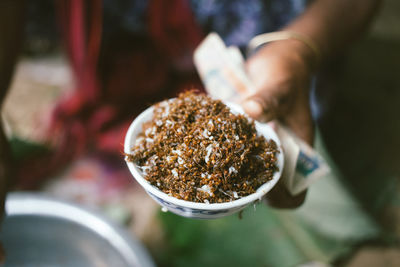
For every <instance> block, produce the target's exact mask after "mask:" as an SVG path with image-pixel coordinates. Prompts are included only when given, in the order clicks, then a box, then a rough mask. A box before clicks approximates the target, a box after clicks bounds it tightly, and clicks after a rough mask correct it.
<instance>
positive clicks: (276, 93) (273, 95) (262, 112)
mask: <svg viewBox="0 0 400 267" xmlns="http://www.w3.org/2000/svg"><path fill="white" fill-rule="evenodd" d="M312 57H313V54H312V51H311V50H310V49H309V48H308V47H307V46H306V45H305V44H303V43H302V42H300V41H298V40H284V41H278V42H272V43H270V44H268V45H266V46H264V47H262V48H261V49H260V50H259V51H258V52H257V53H256V54H255V55H254V56H252V57H251V58H250V59H249V60H248V61H247V63H246V67H247V71H248V74H249V76H250V78H251V80H252V82H253V84H254V85H255V93H253V94H252V95H249V96H246V97H245V98H244V99H243V102H242V106H243V108H244V110H245V111H246V112H247V113H248V114H249V115H250V116H251V117H253V118H254V119H257V120H261V121H271V120H274V119H277V120H279V121H281V122H282V123H283V124H285V125H286V126H288V127H289V128H291V129H292V130H293V132H294V133H296V134H297V135H298V136H299V137H300V138H302V139H303V140H304V141H306V142H307V143H308V144H310V145H312V143H313V139H314V124H313V120H312V117H311V110H310V105H309V88H310V80H311V74H312V65H313V62H312V60H313V58H312ZM281 181H282V179H281ZM305 193H306V192H303V193H301V194H299V195H297V196H295V197H293V196H292V195H291V194H290V193H289V192H288V190H287V189H286V187H285V186H284V185H283V183H281V182H279V183H278V184H277V185H276V186H275V187H274V189H273V190H271V192H270V193H268V195H267V201H268V204H269V205H271V206H273V207H277V208H294V207H297V206H300V205H301V204H302V203H303V201H304V198H305Z"/></svg>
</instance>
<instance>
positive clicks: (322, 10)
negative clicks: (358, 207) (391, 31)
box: [242, 0, 381, 208]
mask: <svg viewBox="0 0 400 267" xmlns="http://www.w3.org/2000/svg"><path fill="white" fill-rule="evenodd" d="M380 3H381V1H379V0H316V1H313V2H312V4H311V5H310V6H308V8H307V9H306V10H305V12H304V13H303V14H302V15H300V16H299V17H298V18H296V19H295V20H294V21H293V22H291V23H290V24H289V25H287V26H286V27H284V28H283V29H282V30H283V31H292V32H296V33H299V34H302V35H304V36H307V37H308V38H310V39H311V40H313V41H314V42H315V44H316V45H317V46H318V48H319V49H320V52H321V57H320V58H317V57H316V54H315V53H314V51H313V50H312V49H310V47H308V46H307V45H306V44H305V43H303V42H301V41H299V40H295V39H288V40H282V41H276V42H272V43H269V44H268V45H265V46H263V47H262V48H260V49H259V50H258V51H257V53H256V54H255V55H253V56H252V57H251V58H250V59H249V60H248V61H247V62H246V67H247V71H248V74H249V76H250V78H251V79H252V81H253V83H254V85H255V87H256V92H255V93H254V94H253V95H251V96H248V97H246V98H245V99H244V100H243V102H242V106H243V108H244V109H245V110H246V112H247V113H248V114H249V115H250V116H252V117H253V118H255V119H258V120H261V121H270V120H273V119H278V120H279V121H281V122H282V123H284V124H285V125H287V126H288V127H289V128H291V129H292V130H293V132H294V133H296V134H297V135H298V136H299V137H300V138H302V139H303V140H305V141H306V142H307V143H308V144H310V145H312V144H313V140H314V123H313V120H312V117H311V110H310V103H309V95H310V81H311V77H312V75H313V74H314V73H315V71H316V70H317V69H318V68H319V66H321V65H322V64H323V63H324V62H326V61H328V60H329V59H330V58H333V57H334V56H335V55H338V54H340V52H342V51H343V50H345V49H346V47H348V45H349V44H351V43H352V42H353V41H354V40H356V39H357V38H358V37H359V36H360V35H361V34H362V33H363V32H364V31H365V30H366V29H367V26H368V24H369V23H370V22H371V20H372V18H373V16H374V14H376V13H377V12H376V11H377V10H378V9H379V6H380ZM305 195H306V192H303V193H301V194H299V195H297V196H295V197H293V196H291V195H290V193H289V192H288V190H287V189H286V188H285V187H284V186H283V184H282V183H278V185H277V186H275V187H274V189H273V190H272V191H271V192H270V193H269V194H268V195H267V196H268V197H267V201H268V203H269V205H271V206H273V207H277V208H294V207H298V206H300V205H301V204H302V203H303V202H304V199H305Z"/></svg>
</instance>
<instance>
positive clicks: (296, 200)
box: [265, 179, 307, 209]
mask: <svg viewBox="0 0 400 267" xmlns="http://www.w3.org/2000/svg"><path fill="white" fill-rule="evenodd" d="M306 193H307V191H304V192H302V193H300V194H298V195H296V196H292V195H291V194H290V192H289V191H288V190H287V188H286V187H285V185H284V184H283V182H282V179H281V180H280V181H279V182H278V184H276V185H275V186H274V188H272V189H271V191H270V192H268V194H267V195H266V197H265V202H267V204H268V205H269V206H271V207H273V208H277V209H294V208H297V207H300V206H301V205H302V204H303V203H304V200H305V198H306Z"/></svg>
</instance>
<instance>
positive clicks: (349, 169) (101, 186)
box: [1, 0, 400, 267]
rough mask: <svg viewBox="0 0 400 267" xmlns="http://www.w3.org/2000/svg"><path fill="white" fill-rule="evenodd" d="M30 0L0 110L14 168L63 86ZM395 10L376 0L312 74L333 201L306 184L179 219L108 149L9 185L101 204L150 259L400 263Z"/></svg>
mask: <svg viewBox="0 0 400 267" xmlns="http://www.w3.org/2000/svg"><path fill="white" fill-rule="evenodd" d="M32 2H34V3H35V4H30V5H29V6H28V10H27V17H28V18H27V23H26V28H25V36H26V37H25V41H24V43H23V49H22V50H23V53H22V56H21V57H20V60H19V62H18V65H17V67H16V71H15V74H14V77H13V81H12V85H11V88H10V90H9V93H8V96H7V97H6V101H5V103H4V106H3V110H2V113H1V114H2V118H3V120H4V121H5V124H6V132H7V134H8V137H9V139H10V142H11V145H12V150H13V154H14V155H15V157H16V159H17V162H18V163H17V164H18V168H23V166H24V165H23V164H25V163H26V162H31V159H34V158H37V157H41V156H42V155H46V153H48V151H49V150H50V149H51V144H49V143H48V141H47V140H46V134H45V133H46V129H44V127H41V126H43V125H46V121H48V120H49V116H50V111H51V110H52V109H53V107H54V105H55V103H56V102H57V101H58V100H59V99H60V98H61V97H62V96H64V95H66V94H67V95H68V92H69V91H70V90H72V89H73V87H74V79H73V74H72V71H71V68H70V66H69V63H68V60H67V59H66V56H65V52H64V51H65V49H64V48H65V47H63V46H62V42H61V40H60V34H59V30H58V25H57V23H55V21H56V19H55V14H56V12H55V7H54V3H53V1H51V0H37V1H32ZM398 14H400V2H399V1H396V0H387V1H385V3H384V5H383V8H382V10H381V11H380V12H379V15H378V16H377V19H376V20H375V21H374V23H373V25H372V26H371V29H370V31H369V33H368V34H367V35H366V36H365V37H363V38H362V39H361V40H360V41H358V42H357V43H356V44H355V45H354V46H352V48H351V49H350V50H349V51H347V53H346V56H345V57H344V58H340V59H337V62H335V63H334V64H332V65H331V66H330V67H329V68H327V69H326V70H323V71H322V72H321V76H322V77H324V79H321V82H317V89H316V97H317V98H319V99H320V102H321V103H323V104H322V106H323V110H322V112H321V114H319V116H318V118H317V119H318V125H319V128H320V132H321V140H323V143H324V144H323V145H322V144H321V146H323V148H321V149H322V150H323V153H325V154H326V156H327V158H328V159H329V161H330V162H331V164H332V165H333V166H335V168H334V171H335V172H336V174H338V175H337V177H340V178H339V179H336V180H334V181H333V180H329V179H326V180H325V181H323V182H321V183H327V181H328V182H330V183H331V184H329V185H328V187H329V186H332V187H335V188H341V189H340V190H337V191H335V190H336V189H335V190H333V191H332V195H331V197H332V198H333V199H335V201H331V202H332V203H330V204H332V205H333V206H332V205H331V206H329V205H324V201H327V200H326V195H325V196H320V195H318V193H317V192H316V191H317V190H318V189H312V190H311V191H312V192H310V196H309V199H307V200H306V204H305V205H304V207H302V208H300V209H299V210H296V211H276V210H272V209H270V208H268V207H267V206H265V205H257V206H256V207H250V208H248V209H246V210H245V211H244V213H243V215H242V218H239V217H238V216H237V215H233V216H230V217H227V218H224V219H218V220H215V221H197V220H191V219H185V218H181V217H178V216H176V215H173V214H170V213H163V212H161V211H160V208H159V207H158V206H157V205H156V204H155V203H154V202H153V201H152V200H151V199H150V198H149V197H148V196H147V195H146V194H145V192H144V191H143V190H142V189H141V188H140V186H138V185H137V184H136V183H135V181H134V180H133V179H132V178H131V175H130V174H129V172H128V170H127V168H126V166H125V163H124V157H123V155H122V154H121V155H120V157H115V156H109V155H108V154H107V153H104V154H96V153H92V154H91V153H86V154H84V156H80V157H79V158H77V159H75V160H74V161H73V162H72V163H70V164H68V165H67V166H66V167H63V168H62V171H61V172H58V173H56V174H53V175H52V176H51V177H50V178H49V179H46V180H44V181H43V180H40V181H32V180H31V179H29V178H28V177H25V179H24V177H22V178H23V179H22V180H21V181H18V183H16V185H15V186H14V190H37V191H41V192H45V193H46V194H49V195H54V196H56V197H58V198H63V199H67V200H72V201H74V202H76V203H79V204H82V205H84V206H89V207H93V208H96V209H99V210H101V211H102V213H104V214H105V215H106V216H108V217H110V218H111V219H112V220H114V221H116V222H117V223H119V224H121V225H124V226H126V227H127V228H128V229H129V230H130V232H131V233H132V234H133V235H135V236H137V237H138V238H139V239H140V240H141V241H142V243H143V244H144V245H145V246H146V247H147V248H148V249H149V251H150V254H151V255H152V257H153V258H154V260H155V262H156V263H157V265H159V266H301V264H311V263H310V262H313V264H314V265H304V266H329V264H332V265H334V266H354V267H355V266H400V247H399V238H400V183H399V181H400V164H399V163H400V138H399V136H400V119H399V115H400V80H399V77H398V74H399V71H400V31H399V28H400V16H399V15H398ZM146 104H148V103H146ZM132 118H133V116H132ZM120 135H121V134H120ZM115 136H119V135H118V134H117V135H115ZM121 142H122V141H121ZM121 151H122V145H121ZM30 164H34V163H30ZM31 167H32V166H31ZM38 169H40V168H38ZM325 186H326V185H325ZM315 188H318V185H317V186H316V187H315ZM313 190H314V191H313ZM342 191H343V192H344V193H343V192H342ZM335 192H336V193H335ZM313 201H314V202H313ZM315 202H317V203H319V205H316V204H314V203H315ZM349 203H350V204H349ZM350 206H351V207H352V208H351V209H350V208H349V207H350ZM328 207H331V208H332V207H333V208H332V209H337V210H336V211H335V212H337V213H335V212H332V210H330V208H328ZM354 210H356V211H354ZM334 214H340V215H341V216H342V219H340V218H339V217H336V218H332V217H333V215H334ZM343 218H344V219H343Z"/></svg>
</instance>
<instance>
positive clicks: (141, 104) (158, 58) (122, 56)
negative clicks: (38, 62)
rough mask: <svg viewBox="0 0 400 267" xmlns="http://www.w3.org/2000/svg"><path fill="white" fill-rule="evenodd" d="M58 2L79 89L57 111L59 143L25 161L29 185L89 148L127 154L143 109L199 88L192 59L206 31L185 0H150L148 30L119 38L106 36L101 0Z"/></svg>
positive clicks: (54, 128)
mask: <svg viewBox="0 0 400 267" xmlns="http://www.w3.org/2000/svg"><path fill="white" fill-rule="evenodd" d="M58 4H59V10H58V11H59V18H60V22H61V23H60V24H61V31H62V36H63V40H64V43H65V49H66V51H67V54H68V56H69V59H70V63H71V67H72V69H73V73H74V74H75V81H76V88H75V90H73V92H72V93H71V94H69V95H67V96H65V97H64V98H62V99H61V101H60V102H59V103H58V104H57V105H56V108H55V110H54V113H53V116H52V121H51V125H50V127H49V136H50V137H51V138H52V139H53V142H54V143H55V147H56V148H57V149H56V150H54V151H53V153H51V154H50V155H49V156H48V158H46V159H39V160H34V161H31V162H29V163H28V164H25V166H27V167H26V168H24V170H23V171H22V172H23V173H22V176H24V177H25V179H26V173H29V177H30V178H29V179H28V181H27V180H25V182H26V183H25V184H26V185H28V187H29V185H31V184H34V182H35V180H36V179H38V177H39V176H46V175H48V174H50V173H52V172H54V171H56V170H58V169H59V168H60V167H62V166H64V165H65V164H66V163H67V162H68V161H70V160H71V159H73V158H74V157H76V156H78V155H81V154H83V153H85V152H87V151H88V150H92V151H93V150H95V151H99V152H107V153H114V154H121V152H122V149H123V147H122V143H123V139H124V136H125V133H126V130H127V128H128V126H129V124H130V123H131V121H132V120H133V119H134V117H135V116H136V115H137V114H138V113H140V112H141V111H143V109H144V108H146V107H147V106H148V105H150V104H153V103H154V102H156V101H159V100H162V99H163V98H167V97H172V96H175V95H176V94H177V92H179V91H182V90H183V89H190V88H192V87H197V88H199V86H200V82H199V79H198V77H197V75H196V74H195V73H194V68H193V63H192V60H191V58H192V52H193V50H194V48H195V47H196V46H197V45H198V43H199V42H200V41H201V39H202V38H203V33H202V31H201V30H200V28H199V27H198V26H197V25H196V23H195V21H194V18H193V15H192V13H191V10H190V6H189V3H188V2H187V1H186V0H151V1H150V3H149V7H148V13H147V27H148V33H147V34H143V35H140V36H134V35H131V34H126V33H116V34H115V36H113V38H112V40H101V33H102V1H101V0H88V1H84V0H60V1H58ZM42 161H46V164H45V165H43V164H42V163H43V162H42ZM40 162H42V163H40ZM29 181H30V182H29Z"/></svg>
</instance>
